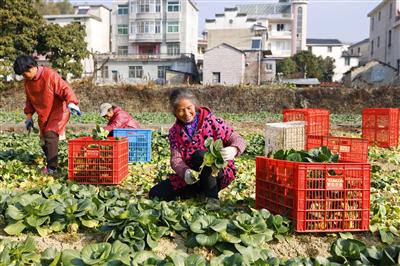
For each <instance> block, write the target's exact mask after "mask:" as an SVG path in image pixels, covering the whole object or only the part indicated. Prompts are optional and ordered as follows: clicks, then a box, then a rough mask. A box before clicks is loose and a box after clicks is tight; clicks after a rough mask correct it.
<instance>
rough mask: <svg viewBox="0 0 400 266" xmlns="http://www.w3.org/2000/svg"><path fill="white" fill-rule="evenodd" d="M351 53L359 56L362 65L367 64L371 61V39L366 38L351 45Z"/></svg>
mask: <svg viewBox="0 0 400 266" xmlns="http://www.w3.org/2000/svg"><path fill="white" fill-rule="evenodd" d="M349 53H350V54H351V55H356V56H358V61H359V64H360V65H364V64H366V63H367V62H368V60H369V39H368V38H366V39H364V40H362V41H359V42H356V43H354V44H352V45H350V47H349Z"/></svg>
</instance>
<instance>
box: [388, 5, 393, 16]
mask: <svg viewBox="0 0 400 266" xmlns="http://www.w3.org/2000/svg"><path fill="white" fill-rule="evenodd" d="M392 17H393V3H390V5H389V20H390V19H391V18H392Z"/></svg>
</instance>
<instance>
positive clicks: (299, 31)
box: [205, 0, 308, 58]
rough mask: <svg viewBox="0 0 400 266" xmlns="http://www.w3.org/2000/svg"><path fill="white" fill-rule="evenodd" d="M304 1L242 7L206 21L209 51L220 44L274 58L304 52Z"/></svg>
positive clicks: (245, 5) (282, 1)
mask: <svg viewBox="0 0 400 266" xmlns="http://www.w3.org/2000/svg"><path fill="white" fill-rule="evenodd" d="M307 5H308V1H306V0H280V1H279V2H277V3H271V4H241V5H237V6H236V7H235V8H225V12H224V13H223V14H216V15H215V19H207V20H206V26H205V31H206V33H207V39H208V48H209V49H211V48H213V47H215V46H218V45H219V44H221V43H226V44H229V45H231V46H233V47H235V48H237V49H240V50H251V49H260V50H262V51H265V55H269V56H272V57H276V58H284V57H290V56H291V55H293V54H295V53H297V52H299V51H302V50H306V36H307Z"/></svg>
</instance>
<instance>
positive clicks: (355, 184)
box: [256, 108, 371, 232]
mask: <svg viewBox="0 0 400 266" xmlns="http://www.w3.org/2000/svg"><path fill="white" fill-rule="evenodd" d="M283 117H284V121H285V122H286V121H306V127H307V129H306V133H307V141H306V143H307V146H306V147H307V150H310V149H312V148H318V147H322V146H326V147H328V148H329V149H330V150H331V151H332V152H333V153H339V155H340V156H339V163H306V162H291V161H282V160H275V159H270V158H267V157H257V159H256V207H257V208H266V209H268V210H270V211H271V212H272V213H275V214H281V215H286V216H288V217H289V218H291V219H292V220H294V221H295V230H296V231H297V232H346V231H366V230H369V208H370V198H369V196H370V173H371V171H370V170H371V166H370V164H368V163H367V161H368V140H366V139H360V138H347V137H333V136H330V135H329V119H330V118H329V111H328V110H325V109H312V108H306V109H288V110H284V113H283Z"/></svg>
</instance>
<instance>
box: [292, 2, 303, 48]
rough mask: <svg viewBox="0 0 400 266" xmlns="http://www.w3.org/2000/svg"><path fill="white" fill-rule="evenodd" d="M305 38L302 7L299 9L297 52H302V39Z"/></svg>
mask: <svg viewBox="0 0 400 266" xmlns="http://www.w3.org/2000/svg"><path fill="white" fill-rule="evenodd" d="M302 36H303V8H302V7H301V6H300V7H298V8H297V37H298V38H297V39H298V41H297V43H296V51H301V39H302ZM289 50H290V48H289Z"/></svg>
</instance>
